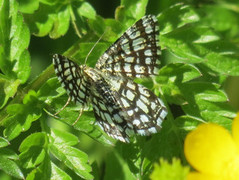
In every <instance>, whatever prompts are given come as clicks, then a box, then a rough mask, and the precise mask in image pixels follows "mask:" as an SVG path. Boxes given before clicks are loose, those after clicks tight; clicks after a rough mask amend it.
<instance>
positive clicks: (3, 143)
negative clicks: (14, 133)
mask: <svg viewBox="0 0 239 180" xmlns="http://www.w3.org/2000/svg"><path fill="white" fill-rule="evenodd" d="M8 145H10V143H9V141H8V140H7V139H5V138H3V137H0V148H2V147H6V146H8Z"/></svg>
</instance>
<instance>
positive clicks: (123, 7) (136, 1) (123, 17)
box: [115, 0, 148, 27]
mask: <svg viewBox="0 0 239 180" xmlns="http://www.w3.org/2000/svg"><path fill="white" fill-rule="evenodd" d="M147 4H148V0H131V1H128V0H122V1H121V3H120V6H119V7H117V9H116V12H115V18H116V19H117V20H119V21H120V22H122V23H123V24H124V25H126V27H129V26H131V25H132V24H133V23H134V22H135V20H138V19H140V18H141V17H143V16H144V15H145V12H146V6H147Z"/></svg>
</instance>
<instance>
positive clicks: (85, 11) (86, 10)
mask: <svg viewBox="0 0 239 180" xmlns="http://www.w3.org/2000/svg"><path fill="white" fill-rule="evenodd" d="M77 12H78V14H79V15H80V16H84V17H86V18H89V19H95V18H96V12H95V9H94V8H93V7H92V6H91V5H90V4H89V3H88V2H83V3H82V4H81V6H80V7H79V8H77Z"/></svg>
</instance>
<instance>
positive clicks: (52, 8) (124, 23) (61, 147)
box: [0, 0, 239, 179]
mask: <svg viewBox="0 0 239 180" xmlns="http://www.w3.org/2000/svg"><path fill="white" fill-rule="evenodd" d="M144 14H155V15H156V16H157V18H158V20H159V24H160V45H161V47H162V49H163V51H162V53H163V56H162V65H163V66H162V68H161V70H160V73H159V75H158V76H156V77H155V78H154V79H151V80H140V79H138V80H137V81H138V82H139V83H142V84H144V85H145V86H147V87H148V88H150V89H152V90H153V91H154V92H155V93H156V94H157V95H158V96H160V97H161V98H162V99H163V101H164V102H165V103H166V104H167V106H168V109H169V115H168V117H167V120H165V121H164V123H163V128H162V130H161V131H160V133H158V134H155V135H153V136H151V137H136V138H132V143H131V144H123V143H121V142H116V141H114V140H112V139H110V138H109V137H108V136H107V135H105V134H104V133H103V132H102V131H101V130H100V129H99V128H98V127H97V126H95V125H94V121H95V119H94V116H93V113H92V111H91V109H90V110H88V111H86V112H84V114H83V116H82V117H81V119H80V121H79V122H78V123H77V124H76V125H75V126H74V127H72V123H73V122H74V121H75V119H76V117H77V115H78V112H79V109H80V107H79V106H75V105H74V104H73V103H72V104H70V105H69V106H68V107H67V108H66V110H65V111H63V112H61V113H60V115H59V116H60V119H58V120H57V119H54V118H52V117H51V116H49V115H48V114H47V113H46V112H56V111H57V110H59V109H60V108H61V107H62V106H63V105H64V103H65V102H66V100H67V95H66V94H65V91H64V89H63V88H61V87H60V84H59V83H58V81H57V79H56V77H55V75H54V70H53V67H52V65H51V63H52V60H51V59H52V54H54V53H59V54H64V55H66V56H68V57H69V58H71V59H73V60H75V61H77V62H78V63H79V64H82V63H83V62H84V59H85V57H86V55H87V53H88V52H89V50H90V49H91V47H92V46H93V45H94V44H95V42H96V41H97V40H98V38H99V36H100V35H101V34H102V33H103V32H106V33H105V35H104V37H103V39H102V40H101V42H100V43H98V44H97V45H96V48H95V49H94V50H93V52H92V53H91V54H90V56H89V59H88V61H87V64H88V65H89V66H94V64H95V62H96V61H97V59H98V58H99V56H100V55H101V54H102V53H103V52H104V51H105V50H106V49H107V47H109V45H110V44H111V43H113V42H114V41H115V40H116V39H117V38H118V37H119V36H120V35H121V34H122V33H123V32H124V31H125V30H126V29H127V28H128V27H129V26H131V25H132V24H133V23H134V22H135V21H136V20H137V19H139V18H141V17H142V16H143V15H144ZM238 15H239V4H238V2H237V0H229V1H228V0H224V1H223V0H218V1H206V0H205V1H190V0H185V1H176V0H172V1H167V0H161V1H158V0H121V1H106V0H97V1H93V0H89V1H83V0H81V1H62V0H34V1H33V0H19V1H14V0H0V70H1V71H0V72H1V74H0V108H1V111H0V123H1V127H0V132H1V135H0V136H1V137H0V169H1V171H0V179H15V178H18V179H24V178H25V179H79V178H82V179H93V178H94V179H149V176H150V174H151V172H152V170H153V164H154V163H156V162H158V161H159V158H164V159H165V160H168V161H169V162H171V161H172V159H173V157H176V158H178V159H180V160H181V163H182V164H183V165H184V166H186V165H187V162H186V160H185V157H184V153H183V141H184V138H185V135H186V134H187V133H188V132H189V131H191V130H193V129H194V128H195V127H196V126H197V125H198V124H199V123H204V122H214V123H218V124H220V125H222V126H224V127H226V128H228V129H229V130H230V127H231V119H232V118H233V117H234V116H235V111H236V110H238V109H239V108H238V107H239V97H238V89H239V87H238V86H239V85H238V84H239V83H238V81H239V78H238V76H239V60H238V52H239V51H238V50H239V49H238V42H239V19H238ZM225 91H226V92H227V93H225ZM160 162H161V163H160V164H161V166H162V168H161V171H160V170H159V171H160V172H163V173H160V174H161V175H162V174H163V175H162V177H160V178H161V179H169V178H168V175H169V174H170V175H172V176H173V174H174V177H178V176H177V175H179V174H182V173H180V172H185V170H183V168H182V167H180V165H178V164H177V165H175V166H172V167H171V168H169V167H168V164H167V163H163V161H160ZM173 163H174V160H173ZM156 169H157V168H156ZM172 169H173V170H172ZM184 174H185V173H184ZM182 178H185V177H182Z"/></svg>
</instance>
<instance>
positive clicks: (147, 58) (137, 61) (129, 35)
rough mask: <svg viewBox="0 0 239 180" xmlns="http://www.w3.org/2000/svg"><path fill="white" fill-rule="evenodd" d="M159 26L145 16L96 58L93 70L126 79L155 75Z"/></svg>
mask: <svg viewBox="0 0 239 180" xmlns="http://www.w3.org/2000/svg"><path fill="white" fill-rule="evenodd" d="M158 43H159V26H158V24H157V19H156V17H155V16H152V15H147V16H144V17H143V18H142V19H140V20H139V21H137V22H136V23H135V24H134V25H133V26H132V27H130V28H129V29H128V30H127V31H126V32H125V33H124V34H123V35H122V36H121V37H120V38H119V39H118V40H117V41H116V42H115V43H114V44H113V45H112V46H110V48H109V49H108V50H107V51H106V52H105V53H104V54H103V55H102V56H101V57H100V59H99V60H98V62H97V64H96V68H97V69H100V70H102V71H108V72H110V73H112V74H117V75H122V76H128V77H147V76H150V75H155V74H158V66H159V64H160V61H159V58H160V55H161V51H160V47H159V44H158Z"/></svg>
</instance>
